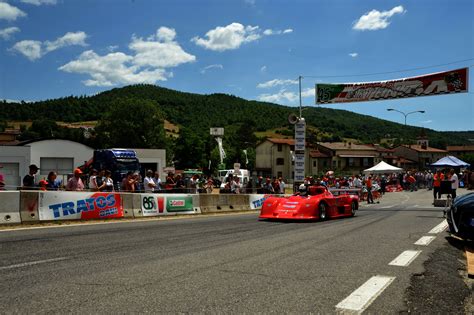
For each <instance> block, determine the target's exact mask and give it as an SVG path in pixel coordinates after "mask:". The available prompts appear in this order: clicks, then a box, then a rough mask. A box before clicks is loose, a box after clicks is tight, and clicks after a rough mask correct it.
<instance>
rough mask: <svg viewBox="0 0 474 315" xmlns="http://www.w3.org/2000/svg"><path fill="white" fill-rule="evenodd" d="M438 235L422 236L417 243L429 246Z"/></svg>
mask: <svg viewBox="0 0 474 315" xmlns="http://www.w3.org/2000/svg"><path fill="white" fill-rule="evenodd" d="M435 238H436V236H422V237H421V238H420V239H419V240H418V241H416V242H415V245H422V246H427V245H429V244H430V243H431V242H432V241H433V240H434V239H435Z"/></svg>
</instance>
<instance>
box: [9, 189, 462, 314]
mask: <svg viewBox="0 0 474 315" xmlns="http://www.w3.org/2000/svg"><path fill="white" fill-rule="evenodd" d="M431 202H432V200H431V194H430V192H426V191H419V192H413V193H409V192H402V193H390V194H386V195H385V196H384V197H383V199H382V200H381V203H380V204H374V205H363V206H362V207H361V209H360V210H359V211H358V213H357V216H356V217H354V218H346V219H340V220H329V221H324V222H310V223H304V222H292V223H284V222H269V221H259V220H258V219H257V213H250V214H234V215H225V216H208V217H192V218H182V219H176V220H155V221H139V222H136V221H135V222H123V223H116V224H100V225H79V226H61V227H51V228H41V229H28V230H13V231H1V232H0V277H1V281H0V291H1V292H2V294H1V295H0V305H2V313H65V312H68V313H69V312H74V313H132V312H133V313H145V312H149V313H181V312H182V313H185V312H186V313H188V312H191V313H203V312H205V313H257V312H263V313H270V312H275V313H335V312H339V311H344V310H346V309H344V308H342V309H341V308H336V306H337V305H340V303H341V302H342V301H343V300H345V299H346V298H348V297H349V296H351V294H353V292H354V291H355V290H356V289H358V288H359V287H361V286H362V285H363V284H364V283H366V282H367V281H368V280H369V279H371V278H372V277H374V276H385V277H389V278H388V279H390V281H391V282H390V283H388V284H387V285H385V287H386V288H385V290H383V291H380V292H379V293H378V294H379V295H378V296H377V295H375V296H373V297H371V298H369V300H370V301H369V302H368V303H366V304H365V306H363V307H362V308H361V310H364V309H365V310H366V312H368V313H373V314H382V313H383V314H386V313H399V312H403V311H405V312H406V311H407V310H409V308H408V306H407V299H411V297H410V294H414V295H415V296H417V294H418V293H417V292H415V293H413V290H417V287H416V286H413V285H412V278H413V276H414V275H420V274H423V273H424V271H425V268H426V263H427V262H429V258H430V257H432V256H433V253H435V251H437V250H442V248H443V247H445V246H446V244H447V241H446V236H447V233H446V232H443V231H441V232H440V233H437V234H436V233H431V234H429V231H431V230H432V229H433V228H434V227H436V226H437V225H439V224H440V223H442V222H443V218H442V211H441V209H440V208H433V207H432V206H431ZM423 236H432V237H434V239H433V240H432V241H431V242H430V243H429V244H428V245H415V244H414V243H415V242H417V241H418V240H419V239H420V238H421V237H423ZM406 250H415V251H421V253H419V255H418V256H417V257H416V258H414V260H413V261H412V262H411V263H410V264H409V265H408V266H405V267H401V266H393V265H389V263H390V262H392V261H393V260H394V259H395V258H396V257H397V256H399V255H400V254H401V253H402V252H404V251H406ZM452 259H456V256H455V255H454V256H453V258H452ZM424 263H425V266H424V265H423V264H424ZM448 264H449V262H448ZM453 266H455V265H454V264H453ZM453 281H459V279H458V280H456V279H454V280H453ZM433 285H434V286H436V285H437V284H436V283H434V284H433ZM438 285H439V286H440V287H442V286H443V284H442V283H438ZM410 290H411V291H410ZM369 291H370V290H369ZM359 293H360V292H359ZM364 294H366V293H363V294H362V295H364ZM358 298H359V300H360V299H362V300H363V299H364V296H362V297H360V296H359V297H358ZM356 299H357V298H356ZM411 309H412V308H411ZM433 313H437V310H436V309H433Z"/></svg>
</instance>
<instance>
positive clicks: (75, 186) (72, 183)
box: [66, 168, 84, 191]
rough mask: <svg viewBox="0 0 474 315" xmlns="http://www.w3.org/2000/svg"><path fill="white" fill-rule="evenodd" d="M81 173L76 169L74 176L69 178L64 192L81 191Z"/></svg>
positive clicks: (82, 184)
mask: <svg viewBox="0 0 474 315" xmlns="http://www.w3.org/2000/svg"><path fill="white" fill-rule="evenodd" d="M81 175H82V171H81V170H80V169H78V168H76V169H75V170H74V176H73V177H71V178H70V179H69V180H68V182H67V185H66V190H69V191H83V190H84V183H83V182H82V179H81Z"/></svg>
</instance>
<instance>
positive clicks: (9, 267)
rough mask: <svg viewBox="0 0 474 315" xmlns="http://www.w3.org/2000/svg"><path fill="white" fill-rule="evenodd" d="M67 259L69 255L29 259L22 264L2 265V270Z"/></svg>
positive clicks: (0, 268)
mask: <svg viewBox="0 0 474 315" xmlns="http://www.w3.org/2000/svg"><path fill="white" fill-rule="evenodd" d="M66 259H67V257H58V258H52V259H45V260H36V261H29V262H25V263H21V264H15V265H10V266H3V267H0V270H7V269H14V268H21V267H28V266H33V265H39V264H46V263H50V262H56V261H61V260H66Z"/></svg>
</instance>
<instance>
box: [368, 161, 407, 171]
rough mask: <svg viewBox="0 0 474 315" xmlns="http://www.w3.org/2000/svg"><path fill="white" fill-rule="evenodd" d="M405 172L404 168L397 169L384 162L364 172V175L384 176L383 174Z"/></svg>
mask: <svg viewBox="0 0 474 315" xmlns="http://www.w3.org/2000/svg"><path fill="white" fill-rule="evenodd" d="M400 172H403V168H399V167H395V166H393V165H390V164H388V163H385V162H384V161H382V162H380V163H379V164H377V165H375V166H372V167H371V168H368V169H366V170H364V173H374V174H383V173H400Z"/></svg>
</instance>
